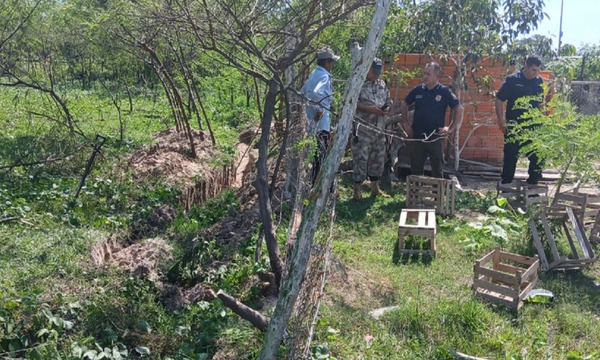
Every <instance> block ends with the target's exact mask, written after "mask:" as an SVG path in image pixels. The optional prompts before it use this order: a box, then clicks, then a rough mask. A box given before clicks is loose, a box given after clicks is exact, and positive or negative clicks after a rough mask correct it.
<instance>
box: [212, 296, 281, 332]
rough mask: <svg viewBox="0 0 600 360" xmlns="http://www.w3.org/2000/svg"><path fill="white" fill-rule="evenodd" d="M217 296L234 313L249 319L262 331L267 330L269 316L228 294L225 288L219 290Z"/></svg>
mask: <svg viewBox="0 0 600 360" xmlns="http://www.w3.org/2000/svg"><path fill="white" fill-rule="evenodd" d="M217 297H218V298H219V299H221V301H222V302H223V305H225V306H227V307H228V308H230V309H231V310H232V311H233V312H234V313H236V314H238V315H239V316H240V317H241V318H242V319H244V320H248V321H249V322H250V323H251V324H252V325H254V326H255V327H256V328H258V329H259V330H261V331H266V330H267V326H268V325H269V320H270V319H269V318H268V317H266V316H264V315H263V314H261V313H259V312H258V311H256V310H254V309H252V308H250V307H248V306H246V305H244V304H243V303H241V302H240V301H238V300H237V299H236V298H234V297H233V296H231V295H228V294H227V293H225V292H224V291H223V290H219V291H218V292H217Z"/></svg>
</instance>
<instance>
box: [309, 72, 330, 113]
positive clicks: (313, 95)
mask: <svg viewBox="0 0 600 360" xmlns="http://www.w3.org/2000/svg"><path fill="white" fill-rule="evenodd" d="M315 80H316V84H315V86H314V88H312V89H308V91H307V92H306V97H307V98H308V99H309V100H310V105H311V106H313V107H317V108H319V110H318V111H317V113H316V115H315V118H314V120H315V121H319V120H320V119H321V117H323V113H324V111H328V110H329V106H323V102H324V101H325V100H329V101H331V98H332V96H333V94H331V93H330V91H329V88H330V86H328V85H329V77H328V76H326V75H322V76H320V77H318V78H317V79H315ZM329 101H327V103H329Z"/></svg>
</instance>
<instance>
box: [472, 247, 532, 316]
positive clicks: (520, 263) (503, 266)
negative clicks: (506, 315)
mask: <svg viewBox="0 0 600 360" xmlns="http://www.w3.org/2000/svg"><path fill="white" fill-rule="evenodd" d="M538 267H539V259H538V257H537V255H536V256H534V257H529V256H523V255H517V254H511V253H509V252H504V251H502V250H500V248H496V249H494V250H493V251H492V252H490V253H489V254H487V255H485V256H484V257H482V258H481V259H479V260H477V261H476V262H475V265H473V273H474V277H473V286H472V288H473V293H474V295H475V296H477V297H480V298H482V299H485V300H488V301H491V302H495V303H499V304H503V305H504V306H506V307H507V308H513V309H517V310H518V309H519V308H520V307H521V306H522V305H523V299H524V298H525V296H527V294H528V293H529V292H530V291H531V290H532V289H533V288H534V287H535V285H536V283H537V281H538V276H537V270H538Z"/></svg>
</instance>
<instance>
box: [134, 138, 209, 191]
mask: <svg viewBox="0 0 600 360" xmlns="http://www.w3.org/2000/svg"><path fill="white" fill-rule="evenodd" d="M154 137H155V138H156V143H154V144H153V145H151V146H146V147H143V148H142V149H140V150H138V151H137V152H135V153H134V154H132V155H130V156H129V157H128V158H127V168H128V169H130V170H132V172H133V174H134V179H135V180H141V181H143V180H146V179H150V178H153V179H160V180H164V181H166V182H167V183H169V184H171V185H177V184H181V183H184V184H188V183H191V182H193V180H194V178H196V177H202V176H207V175H209V174H211V173H212V172H213V171H214V168H212V167H211V165H210V162H211V160H213V159H215V158H216V157H217V156H218V154H219V151H218V150H217V149H215V148H214V147H213V145H212V143H211V142H210V140H209V139H208V136H206V135H205V134H204V132H203V131H197V130H195V131H193V139H194V145H195V149H196V154H197V158H193V157H191V153H190V145H189V139H188V138H187V137H186V136H185V134H183V133H179V132H177V131H176V129H175V128H170V129H168V130H165V131H161V132H159V133H156V134H154Z"/></svg>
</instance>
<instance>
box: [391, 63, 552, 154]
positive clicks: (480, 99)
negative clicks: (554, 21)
mask: <svg viewBox="0 0 600 360" xmlns="http://www.w3.org/2000/svg"><path fill="white" fill-rule="evenodd" d="M430 61H436V62H437V63H439V64H440V66H441V67H442V75H441V76H440V82H441V83H442V84H444V85H446V86H448V87H450V88H452V77H453V75H454V72H455V70H456V65H455V61H454V60H452V59H451V58H448V59H439V58H432V57H431V56H428V55H423V54H398V55H396V57H395V59H394V62H393V64H392V63H387V64H386V69H385V70H386V74H387V77H388V79H389V85H390V91H391V93H392V99H396V101H398V102H399V101H402V99H404V97H406V95H407V94H408V92H409V91H410V90H411V89H412V88H413V87H415V86H417V85H419V84H421V83H422V71H420V69H423V68H424V66H425V64H426V63H428V62H430ZM467 69H468V71H467V73H468V74H467V76H466V77H467V82H466V83H467V90H465V91H463V92H461V94H460V99H461V103H462V104H463V106H464V108H465V113H464V118H463V125H462V127H461V130H460V145H461V146H462V145H463V143H464V141H465V139H466V138H467V137H468V136H469V134H471V136H470V137H469V140H468V142H467V144H466V146H465V147H464V150H463V151H462V153H461V158H462V159H469V160H476V161H481V162H485V163H488V164H494V165H500V164H502V157H503V152H502V149H503V141H504V140H503V135H502V132H500V130H499V129H498V126H497V123H496V113H495V110H494V99H495V93H496V91H497V90H498V89H500V86H501V85H502V82H503V81H504V78H505V77H506V76H507V75H509V74H511V73H513V72H515V71H516V68H515V67H509V66H507V65H506V64H504V63H503V62H502V61H501V60H499V59H497V58H495V57H484V58H480V59H479V61H477V62H476V63H469V64H468V66H467ZM551 74H552V73H551V72H542V75H541V76H542V78H544V79H548V78H550V76H551ZM399 80H400V81H399ZM453 91H454V89H453ZM455 92H456V91H455ZM505 105H506V103H505ZM449 114H450V111H448V112H447V116H449ZM446 123H447V124H448V123H449V120H448V117H447V119H446ZM479 124H480V125H479ZM478 125H479V127H477V129H475V131H472V130H473V128H474V127H475V126H478ZM446 146H448V144H446ZM409 151H410V150H409ZM447 154H449V155H450V156H451V157H453V150H451V149H448V148H447Z"/></svg>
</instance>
